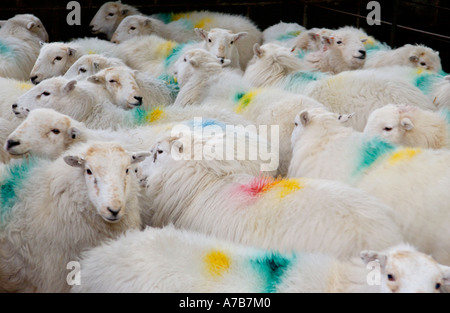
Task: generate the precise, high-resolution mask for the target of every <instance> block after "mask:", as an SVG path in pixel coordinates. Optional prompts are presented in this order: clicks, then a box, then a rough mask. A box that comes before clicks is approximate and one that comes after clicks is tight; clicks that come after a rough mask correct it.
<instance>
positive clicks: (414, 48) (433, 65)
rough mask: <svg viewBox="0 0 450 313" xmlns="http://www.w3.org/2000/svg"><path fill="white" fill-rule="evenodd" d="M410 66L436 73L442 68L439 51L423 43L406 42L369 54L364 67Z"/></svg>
mask: <svg viewBox="0 0 450 313" xmlns="http://www.w3.org/2000/svg"><path fill="white" fill-rule="evenodd" d="M395 65H403V66H410V67H414V68H421V69H425V70H429V71H431V72H433V73H438V72H440V71H441V70H442V65H441V58H440V57H439V52H437V51H434V50H433V49H431V48H429V47H426V46H424V45H410V44H406V45H404V46H402V47H400V48H397V49H390V48H389V47H388V48H384V49H379V50H375V51H374V52H373V53H371V54H369V57H368V58H367V61H366V63H365V65H364V67H365V68H378V67H389V66H395Z"/></svg>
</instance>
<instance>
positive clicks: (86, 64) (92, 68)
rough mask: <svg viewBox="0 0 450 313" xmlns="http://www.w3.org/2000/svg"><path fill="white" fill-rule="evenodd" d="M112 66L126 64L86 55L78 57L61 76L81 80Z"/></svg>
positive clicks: (94, 55)
mask: <svg viewBox="0 0 450 313" xmlns="http://www.w3.org/2000/svg"><path fill="white" fill-rule="evenodd" d="M114 66H126V64H125V63H124V62H123V61H122V60H120V59H118V58H113V57H107V56H104V55H101V54H86V55H83V56H82V57H80V58H79V59H78V60H77V61H76V62H75V63H74V64H72V66H71V67H70V68H69V69H68V70H67V72H66V73H65V74H64V75H63V76H64V77H66V78H69V79H76V80H81V79H85V78H88V77H89V76H91V75H94V74H97V73H98V72H99V71H101V70H103V69H105V68H108V67H114Z"/></svg>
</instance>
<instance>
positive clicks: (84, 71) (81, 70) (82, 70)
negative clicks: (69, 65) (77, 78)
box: [78, 68, 86, 73]
mask: <svg viewBox="0 0 450 313" xmlns="http://www.w3.org/2000/svg"><path fill="white" fill-rule="evenodd" d="M78 71H79V72H80V73H86V69H85V68H80V69H79V70H78Z"/></svg>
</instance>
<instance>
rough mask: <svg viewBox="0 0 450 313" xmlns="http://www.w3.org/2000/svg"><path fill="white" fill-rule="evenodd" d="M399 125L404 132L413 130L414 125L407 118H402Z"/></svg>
mask: <svg viewBox="0 0 450 313" xmlns="http://www.w3.org/2000/svg"><path fill="white" fill-rule="evenodd" d="M400 125H402V127H403V128H404V129H405V130H411V129H413V128H414V123H413V122H412V121H411V120H410V119H409V118H407V117H405V118H402V120H401V121H400Z"/></svg>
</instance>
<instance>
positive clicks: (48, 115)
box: [26, 109, 71, 129]
mask: <svg viewBox="0 0 450 313" xmlns="http://www.w3.org/2000/svg"><path fill="white" fill-rule="evenodd" d="M26 121H27V122H29V123H30V125H32V126H34V125H36V126H38V127H39V126H43V127H45V128H53V127H56V126H59V127H61V128H64V129H68V128H69V127H70V125H71V120H70V118H69V117H67V116H65V115H62V114H59V113H58V112H56V111H54V110H51V109H36V110H32V111H31V112H30V113H29V114H28V116H27V118H26Z"/></svg>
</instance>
